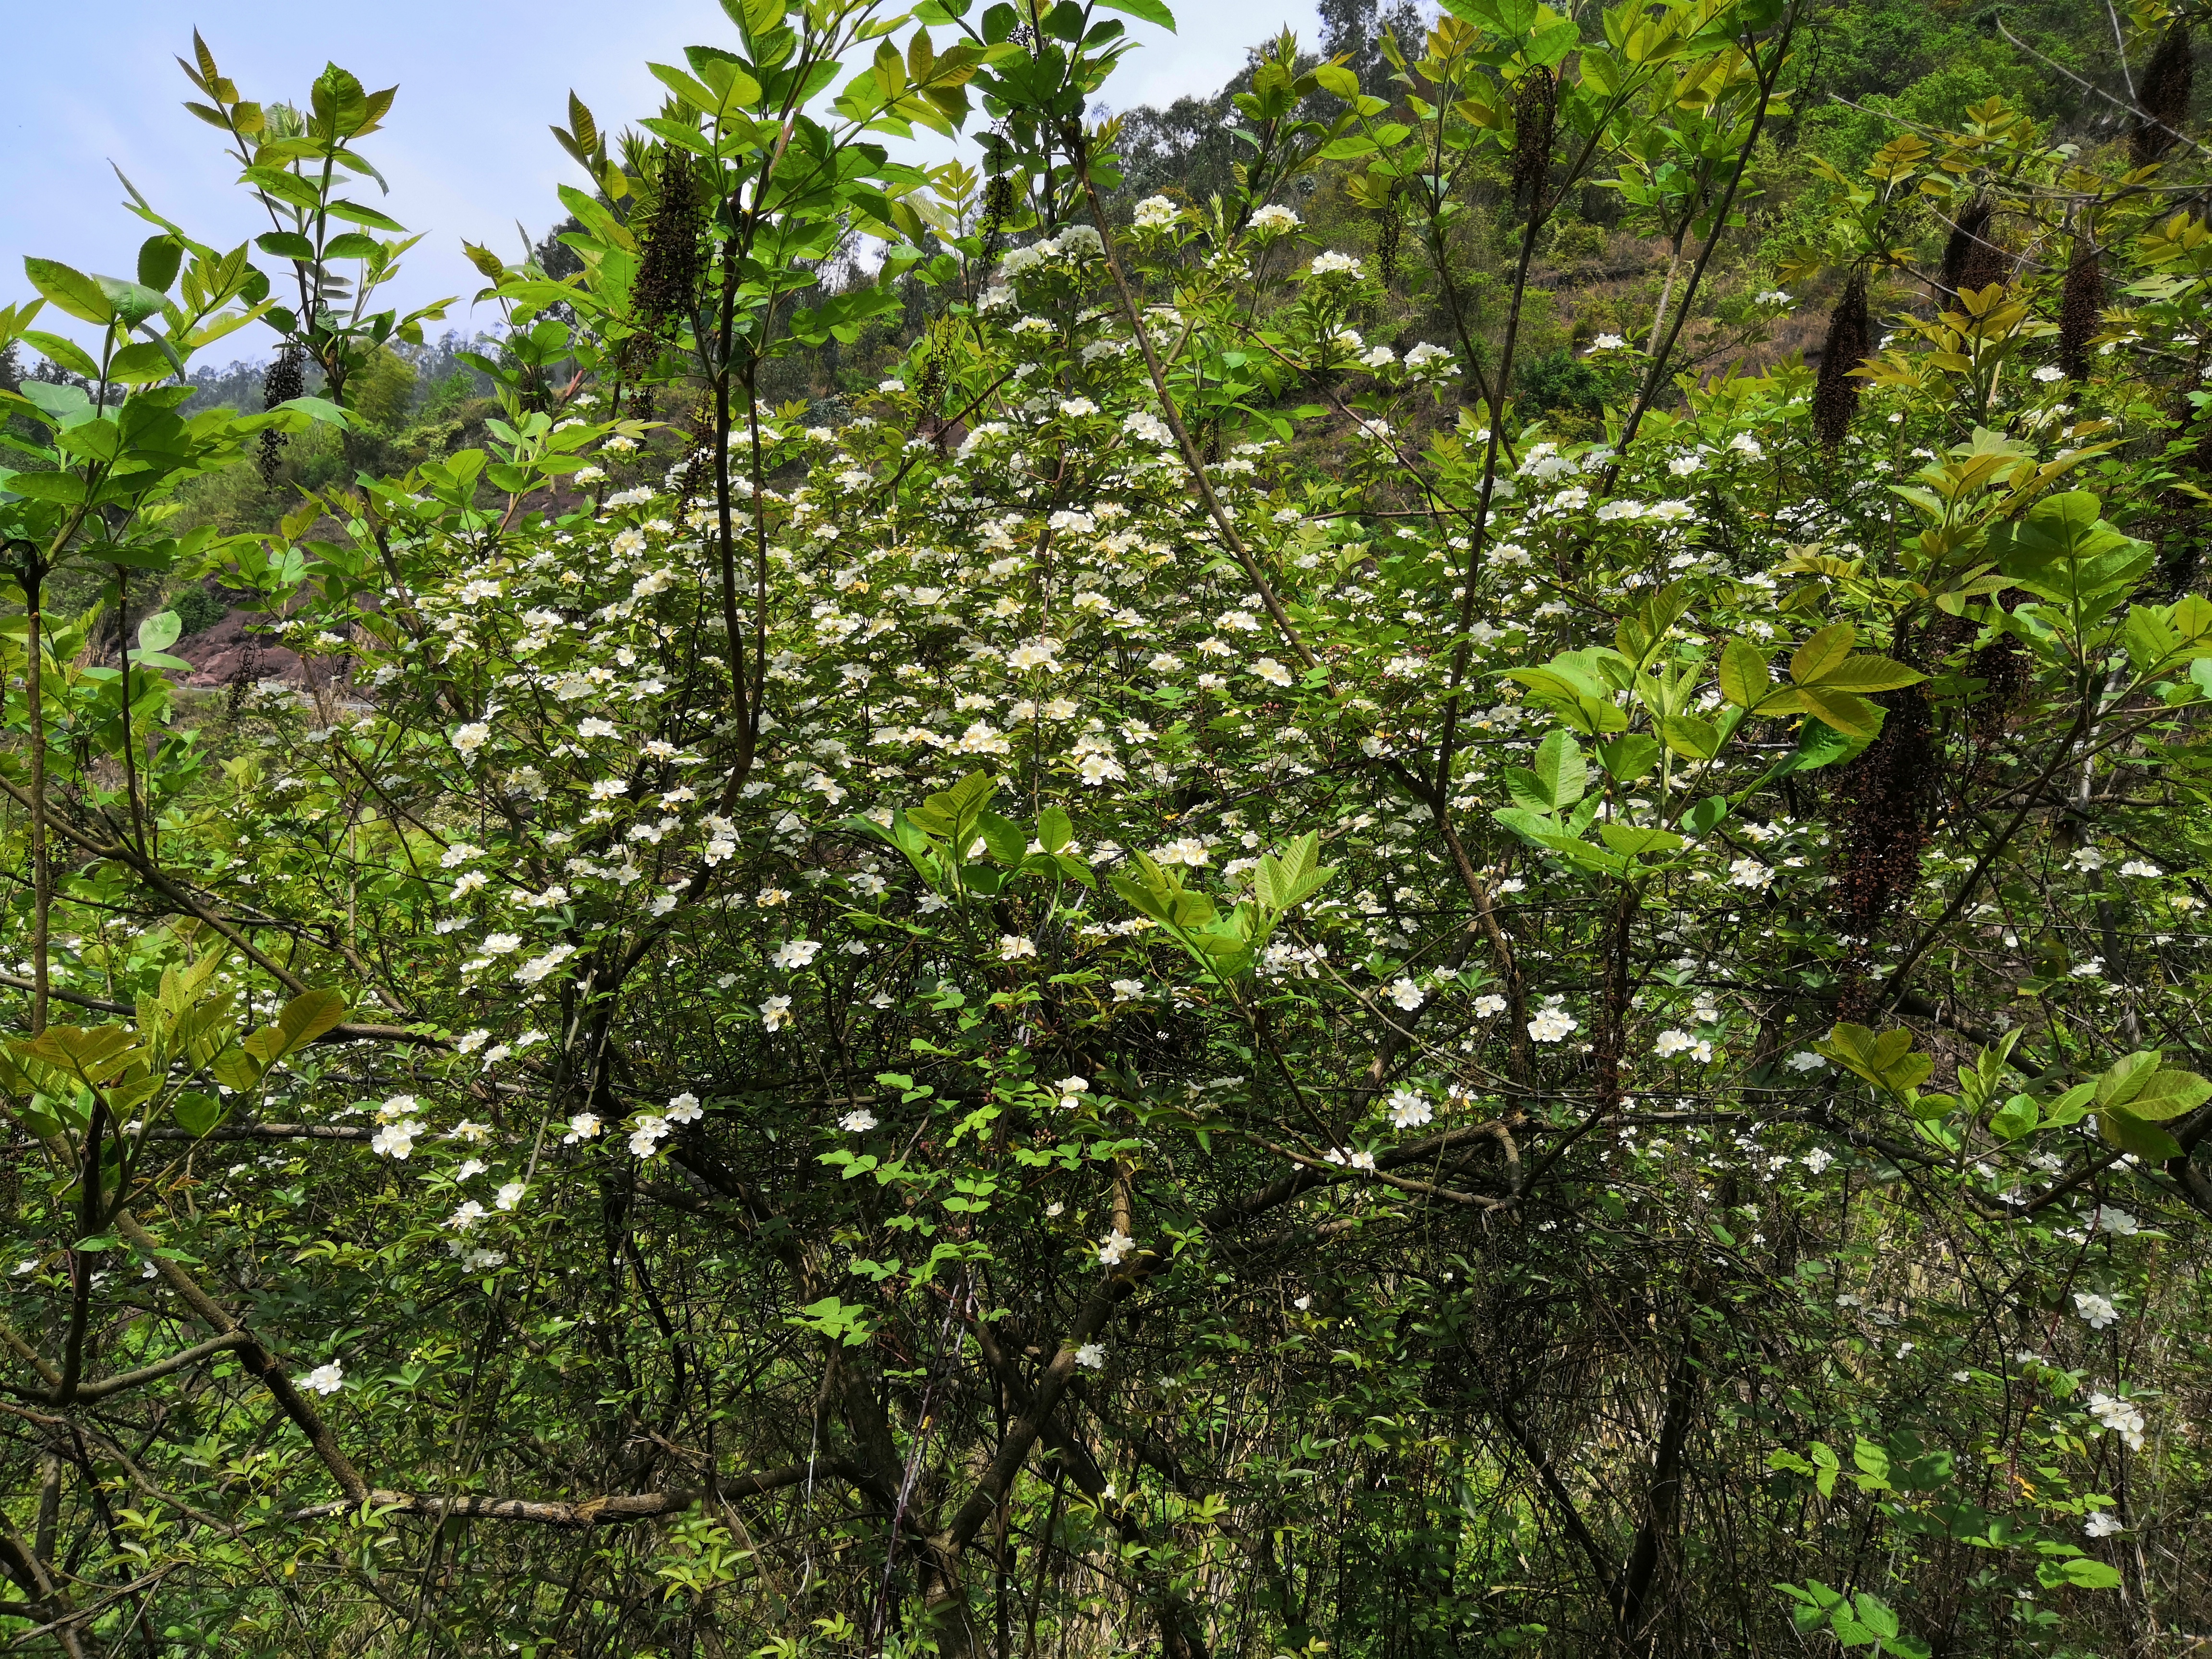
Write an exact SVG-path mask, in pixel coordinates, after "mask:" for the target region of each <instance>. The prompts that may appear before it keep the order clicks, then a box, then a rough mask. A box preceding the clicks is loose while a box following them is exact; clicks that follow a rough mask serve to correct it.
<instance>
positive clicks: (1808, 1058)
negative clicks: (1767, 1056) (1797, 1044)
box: [1782, 1048, 1828, 1072]
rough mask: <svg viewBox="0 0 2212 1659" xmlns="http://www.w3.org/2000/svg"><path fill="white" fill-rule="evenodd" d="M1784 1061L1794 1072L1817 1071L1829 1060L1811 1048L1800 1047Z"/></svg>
mask: <svg viewBox="0 0 2212 1659" xmlns="http://www.w3.org/2000/svg"><path fill="white" fill-rule="evenodd" d="M1782 1063H1783V1064H1784V1066H1788V1067H1789V1068H1790V1070H1791V1071H1793V1072H1816V1071H1818V1070H1820V1067H1821V1066H1826V1064H1827V1063H1828V1062H1827V1061H1826V1060H1823V1059H1821V1058H1820V1055H1818V1054H1814V1052H1813V1051H1812V1050H1811V1049H1810V1048H1800V1049H1799V1050H1798V1051H1797V1052H1796V1054H1792V1055H1790V1058H1789V1059H1787V1060H1784V1061H1783V1062H1782Z"/></svg>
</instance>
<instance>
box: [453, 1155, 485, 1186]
mask: <svg viewBox="0 0 2212 1659" xmlns="http://www.w3.org/2000/svg"><path fill="white" fill-rule="evenodd" d="M489 1168H491V1165H490V1164H487V1163H485V1162H484V1161H483V1159H482V1158H470V1159H468V1160H467V1161H466V1162H465V1163H464V1164H461V1165H460V1167H459V1168H458V1169H456V1170H454V1171H453V1179H454V1180H456V1181H468V1180H471V1179H472V1178H473V1177H475V1176H480V1175H482V1174H483V1172H484V1171H485V1170H489Z"/></svg>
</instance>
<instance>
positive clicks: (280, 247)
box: [253, 230, 315, 260]
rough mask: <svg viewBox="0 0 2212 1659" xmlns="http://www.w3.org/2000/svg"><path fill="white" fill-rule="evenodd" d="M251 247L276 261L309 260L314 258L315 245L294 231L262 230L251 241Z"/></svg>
mask: <svg viewBox="0 0 2212 1659" xmlns="http://www.w3.org/2000/svg"><path fill="white" fill-rule="evenodd" d="M253 246H256V247H258V248H259V249H260V250H261V251H262V252H264V253H266V254H268V255H269V256H270V258H277V259H309V260H312V259H313V258H314V257H315V245H314V244H313V242H311V241H309V240H307V238H306V237H304V236H302V235H301V234H300V233H299V232H298V231H296V230H264V231H263V232H262V233H261V234H259V235H258V236H257V237H255V238H254V239H253Z"/></svg>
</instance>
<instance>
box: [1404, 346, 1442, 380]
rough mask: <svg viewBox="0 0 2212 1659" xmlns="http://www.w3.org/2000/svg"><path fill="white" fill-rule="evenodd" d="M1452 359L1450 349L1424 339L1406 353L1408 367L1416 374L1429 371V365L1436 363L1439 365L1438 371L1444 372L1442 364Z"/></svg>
mask: <svg viewBox="0 0 2212 1659" xmlns="http://www.w3.org/2000/svg"><path fill="white" fill-rule="evenodd" d="M1451 360H1452V354H1451V352H1450V351H1449V349H1447V348H1445V347H1443V346H1440V345H1437V344H1435V343H1432V342H1431V341H1428V340H1424V341H1422V342H1421V343H1420V344H1419V345H1417V346H1415V347H1414V348H1413V349H1412V350H1411V351H1409V352H1407V354H1406V367H1407V368H1409V369H1411V370H1413V373H1414V374H1422V373H1425V371H1427V369H1428V368H1429V366H1430V365H1431V363H1434V364H1437V365H1438V366H1439V367H1438V369H1437V372H1438V373H1442V372H1443V369H1442V365H1444V364H1447V363H1449V362H1451Z"/></svg>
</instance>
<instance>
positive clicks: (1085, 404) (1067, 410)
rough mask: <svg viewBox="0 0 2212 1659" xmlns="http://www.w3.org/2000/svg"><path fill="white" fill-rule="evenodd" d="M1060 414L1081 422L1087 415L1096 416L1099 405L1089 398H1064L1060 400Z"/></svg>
mask: <svg viewBox="0 0 2212 1659" xmlns="http://www.w3.org/2000/svg"><path fill="white" fill-rule="evenodd" d="M1097 412H1098V405H1097V404H1094V403H1092V402H1091V399H1090V398H1061V399H1060V413H1061V414H1063V415H1065V416H1068V417H1069V418H1070V419H1071V420H1080V419H1081V418H1082V417H1083V416H1085V415H1096V414H1097Z"/></svg>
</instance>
